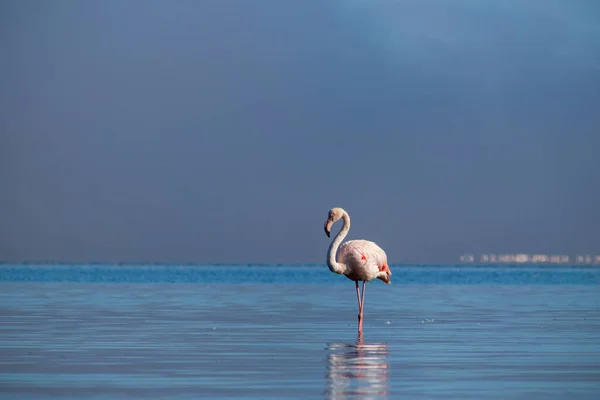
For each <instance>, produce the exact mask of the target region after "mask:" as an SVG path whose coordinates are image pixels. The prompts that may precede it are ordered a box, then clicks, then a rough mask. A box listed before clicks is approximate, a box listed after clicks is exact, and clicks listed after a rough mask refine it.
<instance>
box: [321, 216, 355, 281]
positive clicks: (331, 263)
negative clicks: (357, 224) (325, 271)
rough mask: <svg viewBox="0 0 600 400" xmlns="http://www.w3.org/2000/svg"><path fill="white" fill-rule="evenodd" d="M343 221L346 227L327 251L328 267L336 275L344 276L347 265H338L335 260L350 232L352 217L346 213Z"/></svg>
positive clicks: (343, 227)
mask: <svg viewBox="0 0 600 400" xmlns="http://www.w3.org/2000/svg"><path fill="white" fill-rule="evenodd" d="M342 219H343V220H344V225H343V226H342V229H340V231H339V232H338V234H337V235H336V236H335V238H334V239H333V242H331V244H330V245H329V250H327V266H328V267H329V270H330V271H331V272H335V273H336V274H343V273H345V272H346V265H345V264H342V263H338V262H337V261H336V260H335V256H336V254H337V251H338V248H339V247H340V244H341V243H342V240H344V238H345V237H346V235H347V234H348V231H349V230H350V216H349V215H348V213H344V215H343V216H342Z"/></svg>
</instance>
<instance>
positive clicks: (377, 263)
mask: <svg viewBox="0 0 600 400" xmlns="http://www.w3.org/2000/svg"><path fill="white" fill-rule="evenodd" d="M340 218H341V219H343V220H344V225H343V226H342V229H340V231H339V232H338V234H337V235H336V236H335V238H334V239H333V242H331V245H330V246H329V250H327V266H328V267H329V270H330V271H331V272H334V273H336V274H343V275H346V277H347V278H348V279H350V280H353V281H354V283H355V285H356V297H357V298H358V331H359V332H362V323H363V310H364V303H365V284H366V283H367V282H370V281H372V280H373V279H376V278H377V279H381V280H382V281H384V282H385V283H390V282H391V281H392V280H391V278H390V276H392V271H390V268H389V267H388V265H387V256H386V254H385V251H383V249H382V248H381V247H379V246H378V245H377V244H375V243H374V242H371V241H368V240H349V241H347V242H345V243H344V244H343V245H342V246H341V247H340V243H341V242H342V240H344V238H345V237H346V235H347V234H348V231H349V230H350V216H349V215H348V213H347V212H346V211H345V210H344V209H343V208H340V207H336V208H332V209H331V210H329V214H328V215H327V220H326V221H325V233H326V234H327V237H329V235H330V234H331V226H332V225H333V224H334V222H336V221H337V220H339V219H340ZM338 248H339V250H338ZM336 254H337V258H338V260H337V261H336ZM358 281H362V283H363V284H362V294H361V293H360V292H359V289H358Z"/></svg>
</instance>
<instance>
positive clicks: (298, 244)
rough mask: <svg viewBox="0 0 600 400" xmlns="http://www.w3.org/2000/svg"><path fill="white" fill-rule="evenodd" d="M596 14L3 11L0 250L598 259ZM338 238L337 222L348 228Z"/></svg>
mask: <svg viewBox="0 0 600 400" xmlns="http://www.w3.org/2000/svg"><path fill="white" fill-rule="evenodd" d="M599 21H600V5H599V3H598V2H596V1H552V0H547V1H541V0H540V1H536V0H531V1H527V2H524V1H518V0H504V1H501V0H498V1H475V0H456V1H452V2H450V1H442V0H437V1H435V0H430V1H416V0H415V1H408V0H407V1H392V0H389V1H366V0H364V1H358V0H338V1H333V2H327V1H313V0H308V1H303V2H282V1H276V0H261V1H260V2H249V1H248V2H246V1H237V0H236V1H216V0H215V1H184V0H181V1H176V2H171V1H141V0H139V1H127V2H123V1H117V0H107V1H97V2H81V1H75V0H63V1H60V2H44V1H16V0H15V1H12V0H9V1H3V2H2V3H1V4H0V48H1V49H2V53H3V57H2V60H1V61H0V87H2V88H3V89H2V90H1V91H0V156H1V158H0V167H1V168H0V185H1V187H2V196H0V221H2V222H1V224H0V259H3V260H63V261H67V260H68V261H92V260H93V261H157V262H308V263H312V262H324V261H325V253H326V248H327V246H328V244H329V239H327V238H326V236H325V235H324V232H323V221H324V219H325V217H326V215H327V211H328V210H329V208H331V207H335V206H341V207H344V208H345V209H346V210H347V211H348V212H349V213H350V216H351V217H352V229H351V231H350V235H349V238H364V239H370V240H374V241H376V242H377V243H378V244H380V245H381V246H382V247H383V248H384V249H385V250H386V251H387V253H388V258H389V259H390V262H391V263H403V262H409V263H411V262H432V263H433V262H453V261H456V260H457V259H458V256H459V255H460V254H461V253H462V252H464V251H470V252H475V253H479V252H546V253H547V252H553V253H567V254H574V253H595V252H596V253H600V247H599V246H600V242H599V239H598V238H600V207H599V204H600V185H598V182H600V162H599V161H598V155H599V149H600V133H599V132H600V112H599V110H600V23H599ZM337 229H339V227H337V226H336V227H334V231H335V230H337Z"/></svg>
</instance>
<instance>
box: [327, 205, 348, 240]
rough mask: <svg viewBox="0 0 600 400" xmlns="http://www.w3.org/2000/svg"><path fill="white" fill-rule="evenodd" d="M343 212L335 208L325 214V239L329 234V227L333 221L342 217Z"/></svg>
mask: <svg viewBox="0 0 600 400" xmlns="http://www.w3.org/2000/svg"><path fill="white" fill-rule="evenodd" d="M344 212H345V211H344V210H343V209H342V208H340V207H335V208H332V209H331V210H329V213H328V214H327V220H326V221H325V233H326V234H327V237H329V235H330V234H331V225H333V224H334V222H335V221H337V220H338V219H340V218H342V217H343V216H344Z"/></svg>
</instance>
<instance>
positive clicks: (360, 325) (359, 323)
mask: <svg viewBox="0 0 600 400" xmlns="http://www.w3.org/2000/svg"><path fill="white" fill-rule="evenodd" d="M366 284H367V282H365V281H363V284H362V295H361V296H360V308H359V314H358V331H359V332H362V323H363V311H364V306H365V285H366ZM356 290H357V291H358V282H356Z"/></svg>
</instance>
